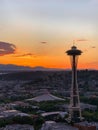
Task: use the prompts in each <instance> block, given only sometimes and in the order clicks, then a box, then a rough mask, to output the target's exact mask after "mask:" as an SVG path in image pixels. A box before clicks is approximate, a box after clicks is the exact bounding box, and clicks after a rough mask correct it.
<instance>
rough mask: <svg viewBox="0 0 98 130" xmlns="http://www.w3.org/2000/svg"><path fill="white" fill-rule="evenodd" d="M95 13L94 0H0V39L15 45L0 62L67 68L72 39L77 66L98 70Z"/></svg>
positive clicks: (97, 7) (97, 9)
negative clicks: (66, 52)
mask: <svg viewBox="0 0 98 130" xmlns="http://www.w3.org/2000/svg"><path fill="white" fill-rule="evenodd" d="M97 12H98V0H82V1H81V0H47V1H46V0H28V1H27V0H21V1H20V0H0V41H2V42H8V43H12V44H14V45H15V46H16V51H15V53H14V54H10V55H4V56H1V57H0V61H1V62H0V63H1V64H15V65H23V66H31V67H34V66H43V67H49V68H70V66H71V65H70V60H69V57H68V56H67V54H65V51H67V50H68V49H70V48H71V46H72V45H73V40H75V45H76V46H77V48H78V49H80V50H82V51H83V54H82V55H81V56H80V57H79V63H78V68H84V69H85V68H94V69H98V58H97V56H98V51H97V50H98V37H97V35H98V32H97V30H98V15H97Z"/></svg>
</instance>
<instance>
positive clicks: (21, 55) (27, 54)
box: [14, 53, 34, 57]
mask: <svg viewBox="0 0 98 130" xmlns="http://www.w3.org/2000/svg"><path fill="white" fill-rule="evenodd" d="M26 56H30V57H32V56H34V54H32V53H25V54H20V55H15V56H14V57H26Z"/></svg>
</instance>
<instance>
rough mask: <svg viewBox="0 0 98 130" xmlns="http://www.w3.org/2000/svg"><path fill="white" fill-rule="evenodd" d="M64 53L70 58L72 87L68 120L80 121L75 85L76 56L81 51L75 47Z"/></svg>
mask: <svg viewBox="0 0 98 130" xmlns="http://www.w3.org/2000/svg"><path fill="white" fill-rule="evenodd" d="M66 53H67V55H69V56H70V59H71V66H72V86H71V91H70V105H69V120H70V121H72V120H73V121H75V120H77V119H80V120H81V119H82V116H81V108H80V99H79V90H78V84H77V63H78V56H79V55H81V53H82V51H81V50H78V49H77V47H76V46H72V47H71V49H70V50H68V51H66Z"/></svg>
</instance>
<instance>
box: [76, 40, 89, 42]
mask: <svg viewBox="0 0 98 130" xmlns="http://www.w3.org/2000/svg"><path fill="white" fill-rule="evenodd" d="M76 41H78V42H87V41H89V40H87V39H77V40H76Z"/></svg>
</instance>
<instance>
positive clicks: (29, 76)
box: [0, 67, 98, 130]
mask: <svg viewBox="0 0 98 130" xmlns="http://www.w3.org/2000/svg"><path fill="white" fill-rule="evenodd" d="M71 74H72V72H71V70H48V69H47V71H46V69H45V70H44V68H43V69H42V70H41V68H38V67H37V70H36V69H35V71H34V69H33V71H30V70H29V71H27V70H25V71H20V70H18V71H16V70H14V71H8V70H7V71H5V72H4V71H3V72H1V74H0V126H1V127H4V126H6V130H7V129H13V130H14V128H17V129H19V128H20V127H21V129H24V128H22V127H23V126H21V125H23V124H24V125H25V124H28V125H27V126H24V127H27V129H28V130H29V129H30V128H31V124H32V125H33V126H32V130H33V129H41V130H48V129H49V128H48V127H51V130H54V128H52V126H53V124H54V127H55V126H58V129H57V130H59V129H61V127H63V128H64V129H65V128H66V129H68V130H71V129H72V130H74V129H76V130H77V128H75V127H72V128H70V127H71V126H69V125H68V124H66V125H64V124H62V122H63V123H66V117H67V113H68V105H69V99H70V87H71V82H70V81H71ZM78 86H79V93H80V101H81V109H82V114H83V117H85V120H86V121H88V122H95V123H96V126H97V122H98V71H97V70H87V69H86V70H79V71H78ZM49 112H50V113H49ZM45 115H47V116H45ZM4 120H5V123H4V122H3V121H4ZM28 120H29V121H28ZM45 121H46V126H47V128H43V127H45V126H42V124H43V123H44V122H45ZM49 121H52V122H51V123H52V126H51V123H49ZM14 122H15V123H14ZM54 122H58V123H57V124H55V123H54ZM13 123H14V125H11V124H13ZM17 123H18V124H20V126H18V125H16V126H15V124H17ZM7 124H8V125H9V126H8V125H7ZM34 124H36V125H34ZM49 124H50V125H49ZM86 124H87V123H86ZM86 124H84V125H86ZM88 125H90V124H89V123H88ZM92 125H94V123H93V124H92ZM7 127H8V128H7ZM10 127H12V128H10ZM18 127H19V128H18ZM37 127H38V128H37ZM2 129H3V128H2ZM96 129H97V128H96ZM4 130H5V129H4ZM61 130H63V129H61ZM92 130H93V129H92Z"/></svg>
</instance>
